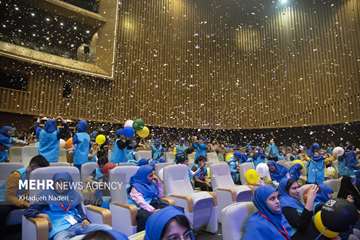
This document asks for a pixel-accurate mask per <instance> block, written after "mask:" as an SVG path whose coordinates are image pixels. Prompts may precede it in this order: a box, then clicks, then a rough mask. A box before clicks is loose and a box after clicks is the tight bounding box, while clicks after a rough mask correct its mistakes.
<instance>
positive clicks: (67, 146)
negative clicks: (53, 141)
mask: <svg viewBox="0 0 360 240" xmlns="http://www.w3.org/2000/svg"><path fill="white" fill-rule="evenodd" d="M72 147H73V142H72V138H69V139H68V140H66V142H65V148H66V149H69V148H72Z"/></svg>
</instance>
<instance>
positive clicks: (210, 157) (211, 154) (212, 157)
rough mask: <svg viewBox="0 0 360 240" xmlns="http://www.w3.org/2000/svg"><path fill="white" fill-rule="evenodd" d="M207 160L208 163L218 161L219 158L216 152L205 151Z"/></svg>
mask: <svg viewBox="0 0 360 240" xmlns="http://www.w3.org/2000/svg"><path fill="white" fill-rule="evenodd" d="M207 160H208V162H209V163H218V162H219V158H218V155H217V153H216V152H208V153H207Z"/></svg>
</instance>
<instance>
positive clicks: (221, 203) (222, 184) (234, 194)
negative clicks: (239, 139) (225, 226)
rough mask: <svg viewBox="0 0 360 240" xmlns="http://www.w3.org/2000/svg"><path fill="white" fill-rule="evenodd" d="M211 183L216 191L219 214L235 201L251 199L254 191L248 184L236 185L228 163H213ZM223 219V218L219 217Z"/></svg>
mask: <svg viewBox="0 0 360 240" xmlns="http://www.w3.org/2000/svg"><path fill="white" fill-rule="evenodd" d="M210 168H211V172H212V176H211V185H212V187H213V189H214V190H215V192H216V199H217V202H218V211H219V212H218V216H220V213H221V211H222V209H224V208H225V207H226V206H229V205H230V204H232V203H235V202H246V201H251V198H252V191H251V189H250V188H249V187H248V186H246V185H235V184H234V181H233V179H232V177H231V173H230V169H229V165H228V164H227V163H217V164H213V165H211V167H210ZM219 220H221V218H219Z"/></svg>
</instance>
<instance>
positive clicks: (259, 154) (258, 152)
mask: <svg viewBox="0 0 360 240" xmlns="http://www.w3.org/2000/svg"><path fill="white" fill-rule="evenodd" d="M265 161H266V156H265V153H264V150H263V149H262V148H261V147H256V149H255V154H254V157H253V162H254V166H255V167H256V166H257V165H258V164H259V163H264V162H265Z"/></svg>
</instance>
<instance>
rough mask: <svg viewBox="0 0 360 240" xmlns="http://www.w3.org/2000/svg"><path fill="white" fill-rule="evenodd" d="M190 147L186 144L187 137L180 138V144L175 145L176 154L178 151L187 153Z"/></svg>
mask: <svg viewBox="0 0 360 240" xmlns="http://www.w3.org/2000/svg"><path fill="white" fill-rule="evenodd" d="M188 148H189V147H188V146H186V145H185V138H183V137H182V138H180V141H179V144H177V145H176V146H175V155H176V154H177V153H185V151H186V150H187V149H188Z"/></svg>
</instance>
